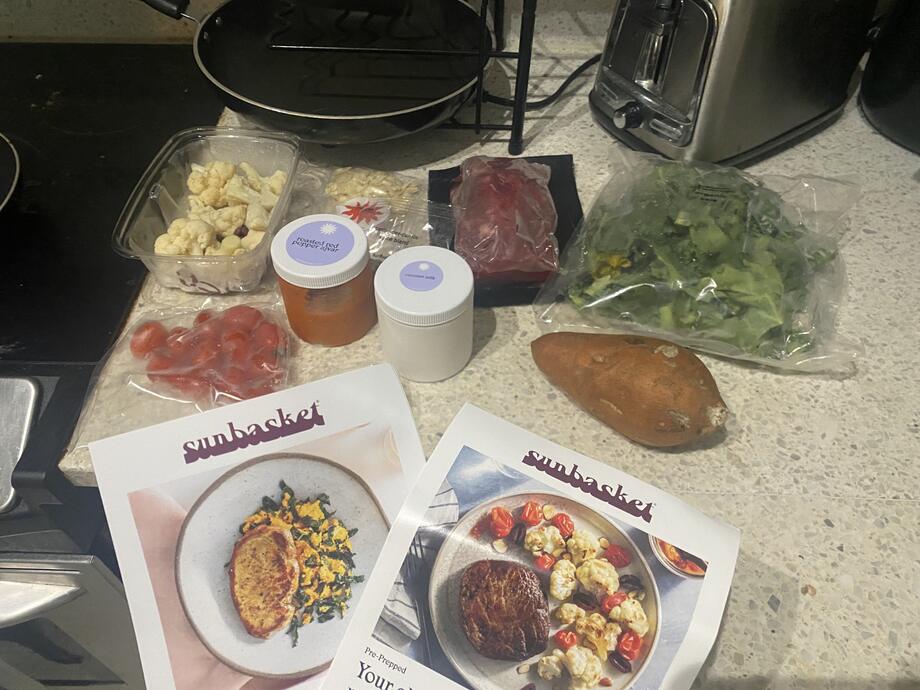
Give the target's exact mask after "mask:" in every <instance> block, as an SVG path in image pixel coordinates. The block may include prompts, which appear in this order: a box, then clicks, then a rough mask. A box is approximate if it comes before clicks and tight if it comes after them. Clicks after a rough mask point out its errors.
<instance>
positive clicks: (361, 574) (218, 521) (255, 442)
mask: <svg viewBox="0 0 920 690" xmlns="http://www.w3.org/2000/svg"><path fill="white" fill-rule="evenodd" d="M90 451H91V453H92V456H93V464H94V466H95V470H96V477H97V479H98V482H99V488H100V491H101V493H102V499H103V502H104V504H105V510H106V515H107V517H108V522H109V525H110V529H111V532H112V538H113V540H114V543H115V549H116V552H117V555H118V561H119V563H120V565H121V570H122V576H123V579H124V584H125V590H126V592H127V596H128V603H129V605H130V608H131V616H132V619H133V622H134V628H135V632H136V634H137V642H138V648H139V651H140V655H141V661H142V663H143V667H144V677H145V679H146V682H147V687H148V688H150V690H155V689H159V688H169V689H173V688H175V689H177V690H206V689H211V688H214V689H215V690H217V689H219V690H236V689H240V688H245V689H246V690H259V689H261V690H268V689H269V688H270V689H271V690H280V689H281V688H292V687H298V688H318V687H320V685H321V683H322V676H323V673H324V671H326V669H328V666H329V664H330V662H331V661H332V658H333V656H334V655H335V653H336V649H337V648H338V645H339V642H340V641H341V639H342V637H343V635H344V632H345V629H346V626H347V625H348V623H349V619H350V618H351V617H352V616H353V615H354V613H355V611H356V605H357V603H358V601H359V599H360V598H361V597H362V594H363V591H364V590H365V587H366V581H365V579H366V578H367V576H368V575H369V574H370V572H371V570H372V569H373V566H374V563H375V562H376V560H377V557H378V555H379V554H380V552H381V547H382V546H383V542H384V540H385V539H386V536H387V532H388V530H389V525H390V524H391V523H392V522H393V520H395V518H396V515H397V513H398V512H399V509H400V506H401V505H402V504H403V501H404V500H405V498H406V495H407V490H408V488H409V487H410V486H411V485H412V483H413V482H414V480H415V478H416V477H417V475H418V473H419V471H420V470H421V468H422V465H423V463H424V455H423V452H422V448H421V444H420V442H419V438H418V434H417V432H416V429H415V424H414V422H413V421H412V415H411V412H410V409H409V405H408V402H407V401H406V397H405V394H404V393H403V390H402V387H401V385H400V383H399V378H398V377H397V376H396V373H395V371H394V370H393V369H392V367H390V366H388V365H380V366H374V367H369V368H367V369H361V370H358V371H353V372H350V373H347V374H342V375H339V376H335V377H332V378H328V379H325V380H322V381H317V382H315V383H310V384H307V385H304V386H299V387H296V388H291V389H288V390H285V391H282V392H279V393H274V394H271V395H266V396H263V397H260V398H256V399H254V400H249V401H246V402H241V403H237V404H235V405H229V406H227V407H222V408H218V409H215V410H210V411H208V412H204V413H202V414H198V415H194V416H191V417H185V418H183V419H177V420H174V421H172V422H168V423H165V424H159V425H157V426H154V427H150V428H148V429H141V430H139V431H134V432H131V433H128V434H123V435H121V436H116V437H113V438H109V439H106V440H103V441H98V442H96V443H93V444H91V446H90Z"/></svg>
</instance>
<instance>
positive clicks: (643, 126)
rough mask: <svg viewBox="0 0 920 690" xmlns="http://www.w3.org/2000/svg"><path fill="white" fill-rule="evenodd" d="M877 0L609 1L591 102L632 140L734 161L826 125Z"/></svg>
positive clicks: (603, 119)
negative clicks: (606, 29)
mask: <svg viewBox="0 0 920 690" xmlns="http://www.w3.org/2000/svg"><path fill="white" fill-rule="evenodd" d="M875 5H876V2H875V0H807V2H803V1H802V0H618V2H617V4H616V8H615V10H614V14H613V21H612V23H611V26H610V31H609V35H608V38H607V43H606V46H605V49H604V54H603V57H602V60H601V64H600V67H599V69H598V74H597V80H596V83H595V85H594V88H593V89H592V92H591V96H590V101H591V106H592V110H593V112H594V115H595V117H596V118H597V120H598V121H599V122H600V123H601V124H602V125H603V126H604V127H605V128H606V129H607V130H608V131H610V132H611V133H612V134H613V135H614V136H616V137H617V138H619V139H620V140H622V141H624V142H625V143H627V144H628V145H630V146H632V147H633V148H637V149H643V150H651V151H657V152H658V153H661V154H663V155H665V156H667V157H669V158H674V159H690V160H704V161H713V162H722V163H728V164H741V163H746V162H750V161H751V160H753V159H756V158H760V157H763V156H766V155H769V154H771V153H773V152H775V151H776V150H778V149H780V148H783V147H784V146H787V145H789V144H791V143H794V142H795V141H798V140H799V139H801V138H802V137H805V136H807V135H809V134H810V133H812V132H814V131H815V130H817V129H819V128H820V127H822V126H823V125H826V124H828V123H829V122H831V121H832V120H833V119H834V118H835V117H836V116H837V115H839V114H840V112H841V111H842V109H843V106H844V104H845V103H846V101H847V99H848V96H849V95H850V94H851V93H852V91H853V88H854V86H855V84H854V82H855V80H854V79H853V77H854V74H855V72H856V69H857V67H858V64H859V60H860V58H861V57H862V55H863V53H864V52H865V50H866V47H867V35H868V32H869V29H870V27H871V25H872V19H873V12H874V9H875Z"/></svg>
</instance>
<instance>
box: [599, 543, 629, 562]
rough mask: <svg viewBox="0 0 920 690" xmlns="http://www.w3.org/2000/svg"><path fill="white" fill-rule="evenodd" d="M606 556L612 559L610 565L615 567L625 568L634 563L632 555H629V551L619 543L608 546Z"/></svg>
mask: <svg viewBox="0 0 920 690" xmlns="http://www.w3.org/2000/svg"><path fill="white" fill-rule="evenodd" d="M604 558H606V559H607V560H608V561H610V565H612V566H613V567H614V568H625V567H626V566H628V565H629V564H630V563H632V556H630V555H629V551H627V550H626V549H624V548H623V547H622V546H620V545H619V544H611V545H610V546H608V547H607V550H606V551H604Z"/></svg>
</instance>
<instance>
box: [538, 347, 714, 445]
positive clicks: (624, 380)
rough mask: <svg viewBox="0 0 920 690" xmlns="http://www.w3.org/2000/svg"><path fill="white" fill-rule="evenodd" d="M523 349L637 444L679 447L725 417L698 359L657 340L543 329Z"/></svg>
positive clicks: (578, 399)
mask: <svg viewBox="0 0 920 690" xmlns="http://www.w3.org/2000/svg"><path fill="white" fill-rule="evenodd" d="M530 347H531V351H532V352H533V358H534V361H535V362H536V363H537V366H538V367H539V368H540V371H542V372H543V374H544V375H545V376H546V378H547V379H549V381H550V383H552V384H553V385H554V386H557V387H558V388H560V389H562V390H563V391H564V392H565V393H566V394H567V395H568V396H569V397H571V398H572V400H574V401H575V402H576V403H578V405H580V406H581V407H583V408H584V409H585V410H586V411H587V412H589V413H590V414H592V415H594V416H595V417H597V418H598V419H599V420H601V421H602V422H604V423H605V424H607V425H609V426H611V427H613V428H614V429H616V430H617V431H619V432H620V433H621V434H623V435H624V436H626V437H627V438H630V439H632V440H633V441H636V442H638V443H641V444H643V445H646V446H652V447H656V448H665V447H671V446H680V445H684V444H686V443H690V442H692V441H695V440H697V439H699V438H702V437H704V436H708V435H709V434H711V433H713V432H714V431H716V430H717V429H719V428H720V427H721V426H722V425H723V424H724V423H725V421H726V419H727V418H728V408H727V407H726V406H725V403H724V402H723V401H722V397H721V396H720V395H719V389H718V387H717V386H716V382H715V380H713V378H712V374H710V373H709V370H708V369H707V368H706V365H705V364H703V363H702V362H701V361H700V360H699V358H698V357H697V356H696V355H694V354H693V353H691V352H689V351H688V350H685V349H684V348H682V347H679V346H678V345H674V344H673V343H669V342H667V341H665V340H657V339H655V338H645V337H641V336H635V335H599V334H597V335H595V334H587V333H550V334H549V335H544V336H542V337H540V338H537V339H536V340H535V341H533V343H531V346H530Z"/></svg>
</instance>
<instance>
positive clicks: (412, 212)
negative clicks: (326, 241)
mask: <svg viewBox="0 0 920 690" xmlns="http://www.w3.org/2000/svg"><path fill="white" fill-rule="evenodd" d="M296 186H297V187H298V189H300V190H301V193H300V194H298V195H295V197H294V199H293V200H292V208H293V210H294V211H295V212H300V211H303V213H300V215H307V214H314V213H336V214H338V215H341V216H345V217H346V218H349V219H351V220H353V221H355V222H356V223H357V224H358V225H360V226H361V228H362V229H363V230H364V231H365V233H367V242H368V249H369V251H370V255H371V258H374V259H377V260H378V261H382V260H383V259H385V258H387V257H388V256H390V255H391V254H393V253H395V252H398V251H399V250H401V249H405V248H406V247H417V246H424V245H427V244H429V243H430V241H429V233H430V229H431V223H432V222H437V219H439V218H447V217H448V216H449V213H450V210H449V208H447V206H446V204H436V203H430V202H428V201H427V200H426V198H425V195H424V193H423V186H424V183H423V182H420V181H418V180H415V179H413V178H412V177H409V176H407V175H401V174H398V173H391V172H384V171H382V170H372V169H370V168H359V167H344V168H326V167H323V166H319V165H315V164H312V163H307V162H302V163H301V166H300V167H299V168H298V172H297V184H296ZM289 215H290V214H289ZM291 217H294V216H291ZM430 218H433V220H429V219H430Z"/></svg>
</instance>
